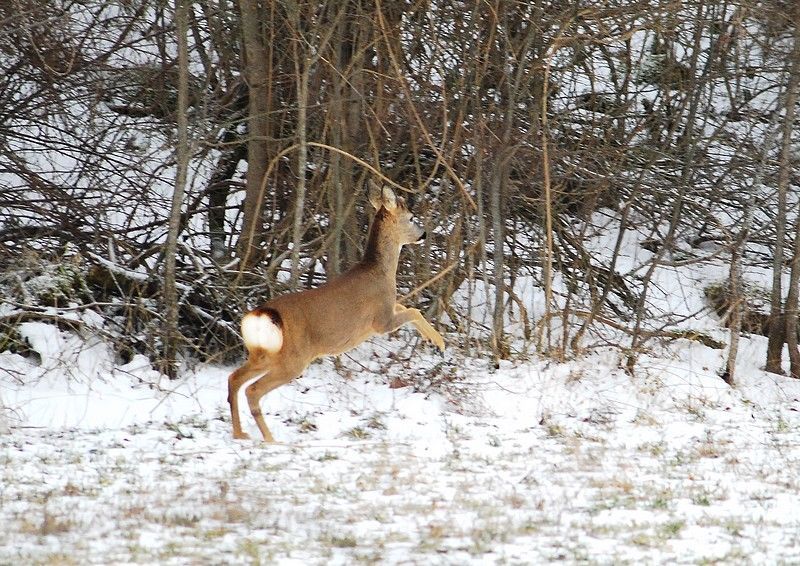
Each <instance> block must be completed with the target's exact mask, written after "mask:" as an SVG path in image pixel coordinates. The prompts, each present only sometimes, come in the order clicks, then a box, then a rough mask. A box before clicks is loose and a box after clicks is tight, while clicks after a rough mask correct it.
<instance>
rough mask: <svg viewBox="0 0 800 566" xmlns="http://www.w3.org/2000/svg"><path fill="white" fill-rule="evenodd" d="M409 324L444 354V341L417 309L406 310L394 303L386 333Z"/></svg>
mask: <svg viewBox="0 0 800 566" xmlns="http://www.w3.org/2000/svg"><path fill="white" fill-rule="evenodd" d="M409 322H410V323H411V324H413V325H414V326H415V327H416V328H417V331H418V332H419V333H420V334H421V335H422V336H423V337H424V338H425V339H426V340H428V341H429V342H432V343H433V344H434V345H435V346H436V347H437V348H439V349H440V350H441V351H442V352H444V339H443V338H442V335H441V334H439V333H438V332H436V329H435V328H434V327H433V326H431V324H430V323H429V322H428V321H427V320H425V318H424V317H423V316H422V313H420V312H419V311H418V310H417V309H409V308H406V307H404V306H403V305H401V304H400V303H395V305H394V316H393V317H392V320H391V322H390V323H389V327H390V328H389V329H388V330H387V332H391V331H392V330H397V329H398V328H400V327H401V326H403V325H404V324H407V323H409Z"/></svg>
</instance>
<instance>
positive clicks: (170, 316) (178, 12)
mask: <svg viewBox="0 0 800 566" xmlns="http://www.w3.org/2000/svg"><path fill="white" fill-rule="evenodd" d="M188 11H189V8H188V0H176V2H175V24H176V31H177V34H178V108H177V117H176V119H177V129H178V147H177V159H176V165H177V171H176V174H175V190H174V192H173V193H172V208H171V210H170V215H169V227H168V231H167V241H166V244H165V245H164V335H163V341H164V344H163V348H164V350H163V358H162V360H161V368H160V369H161V371H162V372H163V373H165V374H166V375H167V376H168V377H169V378H170V379H173V378H175V377H176V374H177V371H178V364H177V360H176V353H177V350H178V339H179V336H180V335H179V332H178V291H177V288H176V285H175V275H176V274H175V253H176V250H177V246H178V231H179V230H180V223H181V207H182V205H183V195H184V192H185V190H186V174H187V170H188V168H189V123H188V120H187V115H186V114H187V111H188V106H189V62H188V60H189V57H188V45H187V41H188V40H187V35H188V30H189V15H188Z"/></svg>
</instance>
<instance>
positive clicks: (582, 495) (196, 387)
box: [0, 323, 800, 565]
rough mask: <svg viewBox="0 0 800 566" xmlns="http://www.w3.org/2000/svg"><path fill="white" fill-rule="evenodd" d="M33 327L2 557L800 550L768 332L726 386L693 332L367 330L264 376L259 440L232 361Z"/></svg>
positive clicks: (765, 557)
mask: <svg viewBox="0 0 800 566" xmlns="http://www.w3.org/2000/svg"><path fill="white" fill-rule="evenodd" d="M29 324H32V325H33V326H25V328H23V333H26V334H27V335H28V337H29V340H30V341H31V342H32V344H33V345H34V346H35V347H36V348H37V349H38V350H39V351H40V354H43V355H42V360H41V363H40V364H34V363H33V362H32V360H29V359H27V358H22V357H20V356H17V355H15V354H10V353H2V354H0V368H3V370H5V371H0V380H1V381H2V384H1V385H2V394H3V401H4V403H5V405H6V406H7V407H8V408H9V409H10V410H11V411H10V421H11V422H10V425H11V427H12V428H11V431H10V433H9V434H4V435H0V474H2V477H1V478H0V524H2V525H3V527H4V528H3V529H2V531H0V564H297V565H306V564H359V563H365V564H371V563H383V564H426V565H427V564H538V563H549V562H559V563H590V564H625V563H628V564H657V563H660V564H711V563H722V564H745V563H751V564H779V563H800V477H798V469H800V412H798V411H800V386H798V384H797V383H796V382H794V381H792V380H789V379H784V378H780V377H776V376H770V375H769V374H765V373H763V372H761V371H760V370H759V366H760V364H761V363H762V362H763V359H764V356H763V352H764V348H765V339H762V338H759V337H752V338H751V339H748V340H745V341H744V343H743V350H742V353H741V360H742V361H741V367H740V369H739V372H740V379H741V384H740V386H739V387H738V388H737V389H735V390H731V389H729V388H728V387H727V386H725V384H724V383H723V382H722V381H721V380H720V379H719V378H718V377H717V376H716V371H717V369H718V368H719V367H721V365H722V363H723V358H722V353H721V351H718V350H711V349H708V348H706V347H704V346H701V345H699V344H697V343H695V342H688V341H677V342H674V343H673V344H671V345H670V346H669V349H668V350H664V351H663V352H661V353H660V354H655V353H653V354H652V356H651V357H645V358H643V359H642V360H641V363H640V364H639V366H638V370H637V373H636V374H635V375H634V376H629V375H627V374H626V373H625V372H623V371H622V370H620V369H619V365H620V360H619V358H618V354H617V353H616V352H615V351H614V350H605V351H602V350H601V351H595V352H593V353H591V354H588V355H587V356H586V357H584V358H582V359H578V360H575V361H571V362H567V363H564V364H554V363H551V362H547V361H544V360H539V359H536V358H535V357H532V358H531V359H530V360H528V361H518V362H515V363H513V364H505V365H503V366H502V367H501V368H500V369H499V370H497V371H494V370H492V369H490V368H489V367H488V365H487V363H486V362H485V361H482V360H473V361H469V360H467V361H463V360H460V361H458V362H457V363H456V362H455V360H456V358H454V357H452V356H454V354H453V353H448V355H447V357H446V358H444V359H442V358H439V357H436V356H433V355H431V354H430V353H429V352H428V351H427V350H425V349H423V348H418V349H416V350H415V351H414V350H412V349H411V348H410V347H409V346H405V345H403V344H404V343H402V344H401V343H399V342H388V341H386V340H375V341H374V342H373V343H371V344H366V345H364V346H362V347H361V348H359V349H358V350H356V351H355V352H354V353H353V356H352V357H347V356H343V357H342V359H341V360H340V361H339V362H338V363H334V361H333V360H325V361H323V362H322V363H319V364H315V365H313V366H312V367H311V368H309V370H308V372H307V374H306V376H305V377H303V378H302V379H300V380H298V381H296V382H295V383H293V384H291V385H289V386H286V387H284V388H282V389H279V390H277V391H276V392H273V393H272V394H270V395H268V396H267V397H266V398H265V400H264V403H263V406H264V408H265V415H266V418H267V422H268V424H269V425H270V427H271V428H272V431H273V433H274V435H275V437H276V438H277V439H278V440H280V441H282V442H283V443H282V444H278V445H264V444H261V443H260V442H256V441H233V440H232V439H231V428H230V422H229V420H230V419H229V416H228V408H227V403H226V401H225V396H226V389H225V388H226V377H227V374H228V372H229V371H230V369H231V368H222V367H199V368H196V369H195V370H194V371H191V372H187V373H186V374H185V375H184V377H183V379H181V380H179V381H177V382H169V381H167V380H159V377H158V375H157V374H156V373H155V372H153V371H152V370H151V369H149V366H148V365H147V363H146V361H145V360H144V359H142V358H136V359H135V360H134V361H133V362H132V363H131V364H128V365H127V366H122V367H113V366H112V365H111V362H110V359H111V357H110V354H109V353H108V352H107V351H105V350H104V347H103V346H102V345H99V344H98V345H95V346H94V347H90V348H88V349H87V348H85V347H84V348H80V349H77V348H75V349H73V350H71V349H70V348H71V343H70V337H69V336H67V335H66V334H63V333H58V332H57V331H55V330H53V329H51V328H50V327H45V326H44V325H39V324H38V323H29ZM23 326H24V325H23ZM53 333H57V334H53ZM402 336H403V337H405V336H408V335H406V334H403V335H402ZM722 336H723V334H722V331H720V337H722ZM47 344H51V345H52V344H57V345H58V347H57V348H52V347H51V348H50V350H49V351H48V350H47ZM398 344H399V345H398ZM390 349H391V350H397V349H400V350H401V353H402V355H403V359H408V361H406V362H402V361H396V362H394V363H393V364H391V365H389V366H386V365H385V364H384V363H383V362H381V360H382V359H383V360H385V359H386V356H387V353H388V351H389V350H390ZM70 356H72V357H70ZM66 368H71V370H70V372H69V374H68V372H67V371H66ZM420 375H424V376H427V377H426V380H427V382H428V383H430V384H431V387H430V388H427V387H426V386H425V385H424V383H426V380H423V381H422V383H423V385H422V386H421V387H418V390H417V391H414V390H413V388H411V387H400V388H391V387H389V385H390V383H391V382H392V381H393V380H395V379H396V378H398V377H403V376H405V377H409V376H420ZM23 380H24V381H25V382H26V383H27V385H22V384H21V382H22V381H23ZM32 383H35V385H31V384H32ZM434 384H435V385H436V386H435V387H434V386H433V385H434ZM243 418H244V423H245V430H248V432H250V433H251V435H254V437H255V436H256V435H257V430H256V429H255V426H254V424H253V422H252V419H251V418H250V415H249V414H244V415H243Z"/></svg>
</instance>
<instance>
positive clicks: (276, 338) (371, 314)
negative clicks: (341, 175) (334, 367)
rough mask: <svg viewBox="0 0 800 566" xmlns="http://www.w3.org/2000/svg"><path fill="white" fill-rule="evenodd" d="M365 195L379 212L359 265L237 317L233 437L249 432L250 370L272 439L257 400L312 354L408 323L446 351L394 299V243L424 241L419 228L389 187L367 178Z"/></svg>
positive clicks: (253, 395)
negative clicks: (242, 353) (240, 353)
mask: <svg viewBox="0 0 800 566" xmlns="http://www.w3.org/2000/svg"><path fill="white" fill-rule="evenodd" d="M369 200H370V203H371V204H372V206H373V207H375V210H376V211H377V212H376V213H375V218H374V220H373V221H372V225H371V227H370V230H369V238H368V240H367V248H366V251H365V252H364V257H363V259H362V260H361V261H360V262H359V263H357V264H356V265H355V266H353V267H352V268H351V269H350V270H349V271H347V272H346V273H344V274H342V275H340V276H339V277H336V278H334V279H332V280H331V281H328V282H327V283H325V284H324V285H322V286H320V287H317V288H316V289H309V290H306V291H300V292H296V293H288V294H286V295H281V296H279V297H277V298H274V299H272V300H270V301H268V302H266V303H264V304H263V305H261V306H260V307H258V308H256V309H254V310H252V311H250V312H248V313H247V314H246V315H245V316H244V318H243V319H242V338H243V339H244V345H245V348H247V354H248V356H247V361H246V362H245V364H244V365H243V366H241V367H240V368H239V369H237V370H236V371H234V372H233V373H232V374H231V375H230V377H229V378H228V403H229V404H230V406H231V423H232V424H233V437H234V438H249V436H248V435H247V434H246V433H245V432H243V431H242V425H241V422H240V420H239V401H238V393H239V389H240V388H241V387H242V385H244V383H245V382H247V381H249V380H251V379H253V378H254V377H256V376H260V377H259V378H258V379H257V380H255V381H254V382H253V383H251V384H250V385H249V386H247V388H246V389H245V393H246V396H247V403H248V405H249V406H250V412H251V413H252V415H253V418H255V421H256V424H257V425H258V429H259V430H260V431H261V434H262V435H263V436H264V440H265V441H266V442H274V439H273V438H272V434H271V433H270V431H269V429H268V428H267V425H266V423H265V422H264V415H263V414H262V413H261V407H260V404H259V402H260V400H261V398H262V397H263V396H264V395H265V394H267V393H268V392H270V391H272V390H273V389H275V388H276V387H279V386H281V385H283V384H285V383H289V382H290V381H292V380H293V379H295V378H297V377H299V376H300V374H301V373H302V372H303V370H305V369H306V367H308V364H310V363H311V362H312V361H313V360H314V359H316V358H319V357H322V356H325V355H330V354H340V353H342V352H346V351H347V350H350V349H352V348H355V347H356V346H357V345H359V344H360V343H362V342H363V341H364V340H366V339H367V338H370V337H371V336H374V335H376V334H382V333H385V332H391V331H392V330H395V329H397V328H399V327H400V326H402V325H404V324H406V323H408V322H410V323H412V324H413V325H414V326H416V328H417V330H418V331H419V333H420V334H422V336H423V337H425V338H426V339H428V340H430V341H431V342H433V343H434V344H435V345H436V346H437V347H438V348H439V349H440V350H442V351H444V340H443V339H442V337H441V335H440V334H439V333H438V332H436V330H435V329H434V328H433V327H432V326H431V325H430V323H428V321H427V320H425V319H424V318H423V317H422V314H420V312H419V311H418V310H417V309H410V308H406V307H404V306H403V305H401V304H399V303H397V301H396V297H397V287H396V272H397V261H398V259H399V257H400V248H401V247H402V246H403V245H404V244H411V243H419V242H421V241H422V240H424V239H425V231H424V230H423V229H422V228H420V227H419V226H417V225H416V224H415V223H414V222H413V220H412V216H411V213H410V212H409V211H408V209H407V208H406V205H405V201H404V200H403V199H402V198H399V197H396V196H395V194H394V192H393V191H392V190H391V189H389V188H386V187H384V188H383V189H381V188H378V187H377V186H376V185H374V184H373V183H370V193H369Z"/></svg>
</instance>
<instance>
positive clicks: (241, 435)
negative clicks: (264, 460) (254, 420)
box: [233, 432, 250, 440]
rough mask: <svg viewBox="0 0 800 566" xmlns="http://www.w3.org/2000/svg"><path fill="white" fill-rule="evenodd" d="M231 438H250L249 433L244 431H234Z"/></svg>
mask: <svg viewBox="0 0 800 566" xmlns="http://www.w3.org/2000/svg"><path fill="white" fill-rule="evenodd" d="M233 438H235V439H236V440H250V435H249V434H247V433H246V432H234V433H233Z"/></svg>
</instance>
